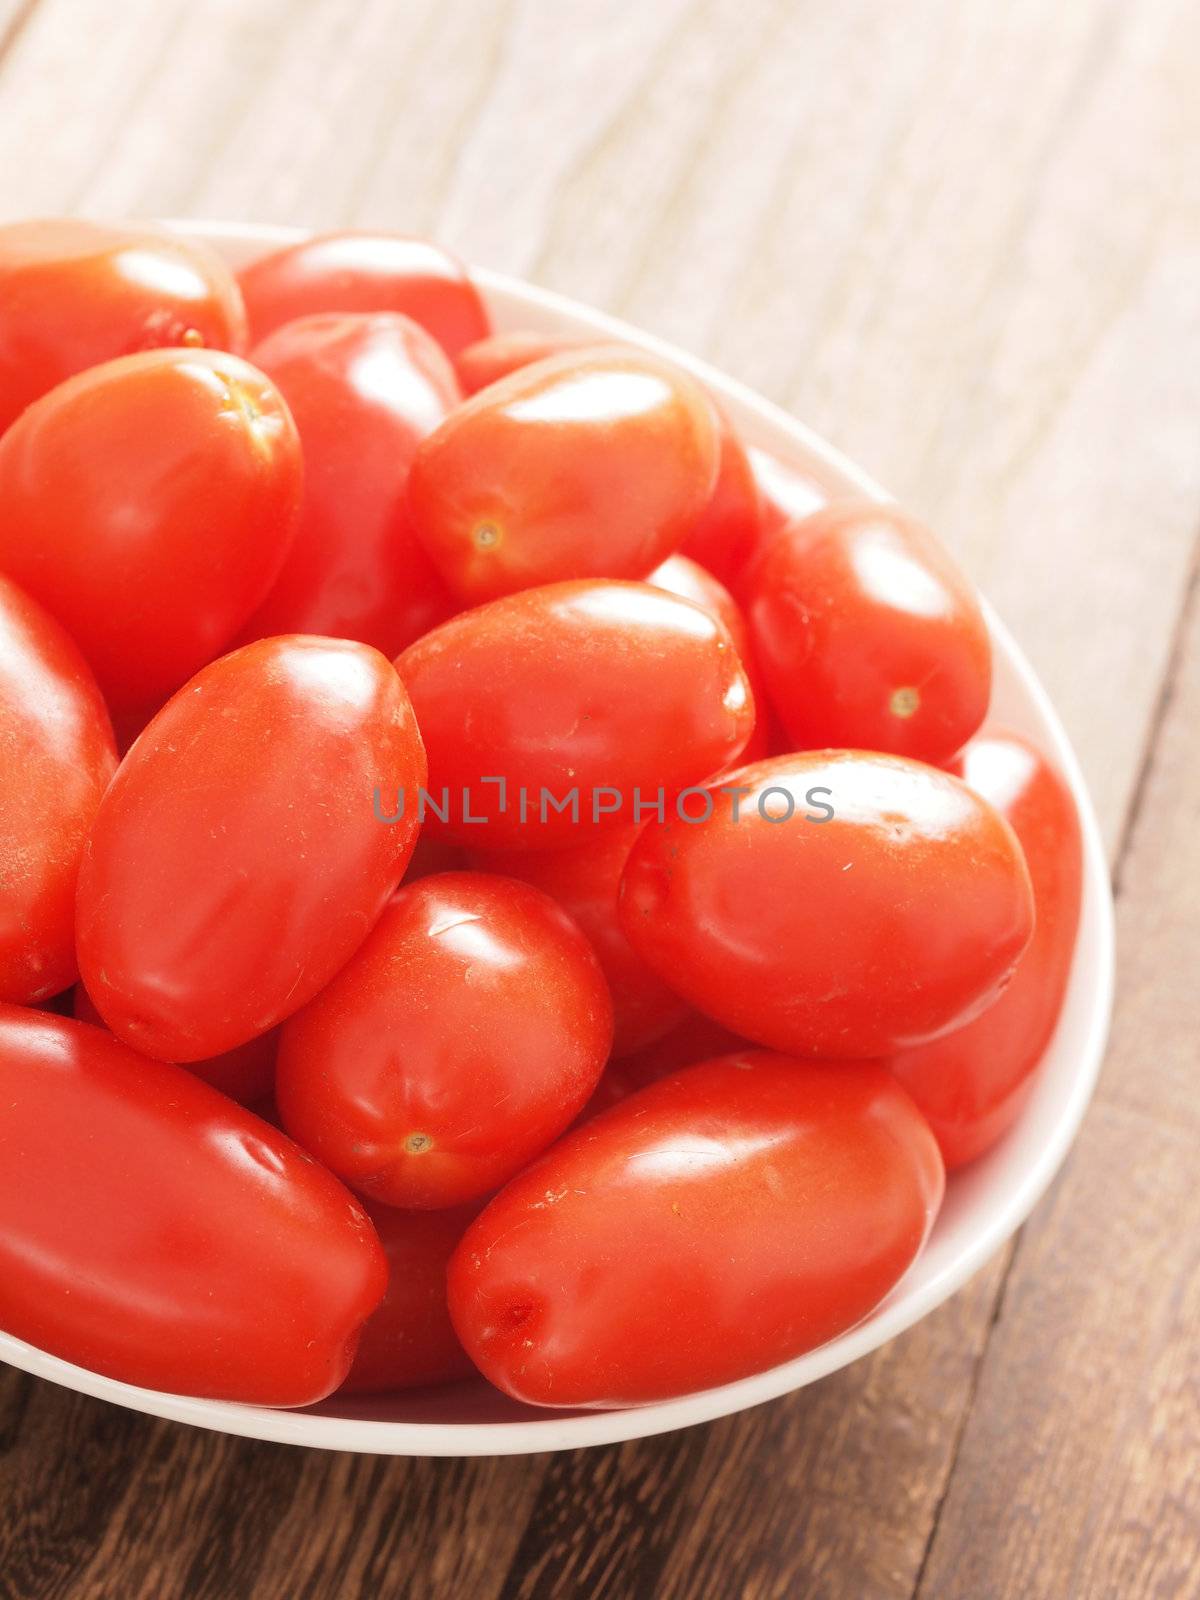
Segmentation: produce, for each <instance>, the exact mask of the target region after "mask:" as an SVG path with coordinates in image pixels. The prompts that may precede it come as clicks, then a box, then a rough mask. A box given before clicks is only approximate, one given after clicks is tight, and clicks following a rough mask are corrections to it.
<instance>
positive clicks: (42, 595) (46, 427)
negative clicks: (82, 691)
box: [0, 350, 301, 710]
mask: <svg viewBox="0 0 1200 1600" xmlns="http://www.w3.org/2000/svg"><path fill="white" fill-rule="evenodd" d="M300 490H301V462H300V443H299V440H298V439H297V437H296V430H295V428H294V426H293V424H292V419H291V417H290V415H289V414H288V409H287V407H286V405H285V404H284V403H283V400H282V398H281V397H280V395H279V393H278V391H277V390H276V389H275V386H274V385H273V384H272V383H271V382H270V380H269V379H267V378H265V377H264V376H263V375H262V373H261V372H258V371H256V370H255V368H254V367H251V366H249V365H248V364H247V363H246V362H244V361H240V360H238V358H237V357H236V356H229V355H219V354H216V353H214V352H211V351H207V350H154V351H149V352H147V353H146V354H145V355H137V356H126V357H124V358H123V359H121V360H120V361H110V362H108V363H107V364H106V365H104V366H102V367H93V368H92V369H91V370H90V371H88V372H84V373H81V374H80V375H79V376H78V377H76V378H71V379H69V380H68V381H67V382H66V383H64V384H60V386H59V387H58V388H57V389H54V390H52V391H51V392H50V393H49V394H48V395H46V396H45V397H44V398H43V399H41V400H39V401H37V402H36V404H34V405H32V406H30V408H29V410H28V411H26V412H25V414H24V415H23V416H22V417H21V419H20V421H19V422H17V423H15V424H14V425H13V426H12V427H11V428H10V429H9V430H8V432H7V433H6V434H5V435H4V437H3V439H0V571H4V572H6V573H8V574H9V576H10V577H12V578H15V579H16V581H17V582H18V583H20V584H21V585H22V586H23V587H24V588H26V589H27V590H28V591H29V593H30V594H32V595H33V596H34V598H35V599H37V600H40V601H41V603H42V604H43V605H44V606H45V607H46V609H47V610H48V611H49V612H51V614H52V615H54V616H56V617H57V618H58V620H59V621H60V622H61V623H62V624H63V626H64V627H65V628H66V629H67V631H68V633H70V634H71V636H72V637H73V638H74V639H75V641H76V643H77V644H78V645H79V647H80V649H81V650H82V651H83V654H84V655H85V657H86V658H87V660H88V662H89V663H90V665H91V667H92V670H93V671H94V672H95V674H96V677H97V679H98V680H99V683H100V687H101V688H102V689H103V690H104V693H105V695H106V696H107V697H108V699H109V701H110V703H112V704H113V705H114V706H116V707H118V708H121V709H123V710H136V709H137V708H140V707H143V706H154V705H157V704H160V703H161V702H162V700H163V699H164V698H165V697H166V696H167V695H168V694H170V693H171V692H172V691H173V690H174V689H177V688H178V687H179V685H180V684H181V683H183V682H185V681H186V679H187V678H188V677H190V676H191V674H192V673H193V672H195V671H197V670H198V669H199V668H200V667H202V666H203V665H204V663H205V662H206V661H208V660H210V659H211V658H212V657H213V656H215V655H217V654H218V653H219V652H220V651H221V650H222V649H223V648H224V647H225V645H226V644H228V642H229V640H230V639H231V638H232V637H233V635H234V634H235V633H236V632H237V630H238V629H239V628H240V627H241V626H242V624H243V623H244V622H245V621H246V619H247V618H248V617H249V615H250V613H251V612H252V611H253V610H254V608H255V606H257V605H258V604H259V603H260V602H261V601H262V599H263V598H264V597H265V595H266V593H267V590H268V589H269V588H270V586H271V584H272V583H273V582H274V581H275V578H276V576H277V574H278V572H279V569H280V566H281V565H282V563H283V560H284V557H285V556H286V555H287V552H288V548H289V546H290V544H291V541H292V538H293V536H294V534H295V530H296V514H297V511H298V509H299V502H300Z"/></svg>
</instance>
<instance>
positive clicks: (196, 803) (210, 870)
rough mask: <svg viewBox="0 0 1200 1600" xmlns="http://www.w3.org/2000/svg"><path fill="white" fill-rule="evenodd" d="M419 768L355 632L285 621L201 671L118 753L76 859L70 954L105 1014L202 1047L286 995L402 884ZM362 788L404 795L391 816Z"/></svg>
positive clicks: (137, 1032) (134, 1035)
mask: <svg viewBox="0 0 1200 1600" xmlns="http://www.w3.org/2000/svg"><path fill="white" fill-rule="evenodd" d="M424 779H425V757H424V751H423V749H422V747H421V740H420V735H419V734H418V732H417V728H416V723H415V722H414V720H413V715H412V707H411V706H410V705H409V702H408V697H407V695H406V694H405V692H404V687H403V685H402V684H401V683H400V681H399V679H398V678H397V676H396V674H395V672H394V671H393V670H392V668H391V666H390V665H389V663H388V662H387V661H386V660H385V659H384V657H383V656H381V655H380V654H379V653H378V651H376V650H372V649H370V648H369V647H368V646H367V645H360V644H354V643H351V642H349V641H344V640H336V639H318V638H312V637H309V636H307V635H304V634H290V635H285V636H283V637H281V638H278V639H263V640H260V641H259V642H258V643H256V644H250V645H246V646H245V647H244V648H243V649H241V650H235V651H234V652H233V653H232V654H230V655H227V656H223V657H222V658H221V659H220V660H219V661H214V662H213V663H212V664H211V665H210V666H208V667H206V668H205V669H204V671H203V672H201V673H198V674H197V675H196V677H195V678H194V679H193V680H192V681H191V683H189V684H188V685H187V686H186V687H185V688H184V689H182V690H180V692H179V693H178V694H177V695H176V696H175V697H174V698H173V699H172V700H171V701H170V702H169V703H168V704H167V705H166V706H165V707H164V708H163V710H162V711H160V712H159V714H158V716H157V717H155V719H154V720H153V722H151V724H150V726H149V727H148V728H147V729H146V730H145V732H144V733H143V734H142V735H141V736H140V737H139V739H138V740H137V742H136V743H135V744H134V746H133V748H132V749H131V750H130V752H129V754H128V755H127V756H126V757H125V760H124V761H123V762H122V763H121V767H120V770H119V771H118V773H117V776H116V778H115V779H114V780H113V782H112V784H111V785H110V787H109V790H108V792H107V794H106V795H105V797H104V801H103V802H102V804H101V807H100V810H99V812H98V813H97V816H96V821H95V824H94V827H93V829H92V836H91V840H90V842H89V844H88V847H87V851H86V853H85V856H84V861H83V865H82V868H81V871H80V877H79V896H78V904H77V944H78V954H79V969H80V974H81V976H82V978H83V982H84V984H85V986H86V988H87V991H88V993H89V995H90V996H91V998H92V1000H93V1001H94V1003H95V1005H96V1007H97V1009H98V1010H99V1012H100V1014H101V1016H103V1018H104V1020H105V1022H106V1023H107V1024H108V1026H109V1027H110V1028H111V1029H112V1031H113V1032H114V1033H115V1034H116V1035H117V1036H118V1038H121V1039H124V1040H125V1042H126V1043H127V1044H130V1045H133V1046H134V1047H135V1048H138V1049H140V1050H141V1051H142V1052H143V1053H144V1054H146V1055H153V1056H156V1057H159V1058H161V1059H163V1060H174V1061H201V1060H204V1059H206V1058H208V1057H211V1056H216V1055H220V1054H221V1053H223V1052H224V1051H226V1050H231V1049H233V1048H234V1047H235V1046H237V1045H240V1044H244V1043H245V1042H246V1041H247V1040H248V1039H252V1038H255V1037H256V1036H257V1035H259V1034H262V1033H266V1032H267V1031H268V1030H269V1029H270V1028H273V1027H275V1025H276V1024H277V1023H279V1022H281V1021H282V1020H283V1018H284V1017H286V1016H289V1015H290V1014H291V1013H292V1012H293V1011H296V1010H298V1009H299V1007H300V1006H302V1005H304V1004H305V1002H306V1001H308V1000H309V999H311V998H312V996H313V995H314V994H316V992H317V991H318V990H319V989H321V988H322V987H323V986H324V985H325V984H326V983H327V982H328V981H329V979H330V978H332V977H333V975H334V973H335V972H337V971H338V969H339V968H340V967H342V966H343V965H344V964H345V962H346V961H347V960H348V959H349V958H350V956H351V955H352V954H353V953H354V951H355V950H356V949H357V947H358V946H359V945H360V944H361V943H362V941H363V939H364V938H365V937H366V935H367V933H368V932H369V931H370V929H371V927H372V926H373V925H374V923H375V921H376V919H377V918H378V916H379V913H380V912H381V911H382V909H383V907H384V904H385V903H386V901H387V899H388V896H389V895H390V894H391V892H392V890H393V889H394V888H395V886H396V884H397V883H398V882H399V880H400V877H401V875H402V874H403V872H404V868H405V866H406V864H407V862H408V858H409V855H410V854H411V853H412V847H413V840H414V837H415V831H416V824H415V820H414V815H413V814H414V812H415V809H416V807H415V791H416V787H417V786H418V785H419V784H421V783H423V782H424ZM376 786H380V787H381V788H382V790H383V792H384V793H385V794H388V795H389V796H394V795H395V794H396V793H397V790H398V789H401V790H403V791H405V793H406V795H407V798H408V801H409V804H408V806H407V807H406V815H405V817H404V819H403V820H401V821H397V822H395V823H392V824H388V823H385V822H381V821H380V820H379V808H378V807H377V805H376V803H375V801H376V797H375V789H376ZM389 803H390V801H389Z"/></svg>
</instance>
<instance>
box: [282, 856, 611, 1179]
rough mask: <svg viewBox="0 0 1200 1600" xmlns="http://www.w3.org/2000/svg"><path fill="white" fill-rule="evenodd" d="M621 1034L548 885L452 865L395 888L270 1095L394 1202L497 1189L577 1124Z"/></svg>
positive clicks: (352, 1172)
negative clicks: (543, 889)
mask: <svg viewBox="0 0 1200 1600" xmlns="http://www.w3.org/2000/svg"><path fill="white" fill-rule="evenodd" d="M611 1043H612V1002H611V1001H610V999H609V996H608V989H607V987H606V985H605V982H604V977H603V974H602V973H601V971H600V965H599V963H598V961H597V960H596V957H595V955H594V953H593V952H592V949H591V947H590V946H589V945H588V942H587V940H586V939H585V938H584V937H583V935H582V934H581V933H580V931H579V929H578V928H577V927H576V926H575V924H574V923H573V922H572V921H571V919H570V918H569V917H568V916H567V915H566V913H565V912H563V911H562V910H561V908H560V907H559V906H557V905H555V903H554V901H553V900H551V899H550V898H549V896H548V895H544V894H542V893H541V892H540V891H539V890H537V889H533V888H531V887H530V886H529V885H528V884H524V883H517V882H515V881H514V880H513V879H511V878H499V877H493V876H491V875H489V874H486V873H479V872H452V873H446V874H445V875H443V876H441V877H434V878H422V879H421V880H420V881H419V882H418V883H415V884H412V885H410V886H406V887H405V888H403V889H401V890H400V892H399V893H398V894H397V895H396V896H395V898H394V899H393V900H392V902H391V904H390V905H389V906H388V908H387V910H386V911H385V912H384V913H383V916H382V917H381V918H380V919H379V922H378V923H377V925H376V927H375V930H374V932H373V933H372V934H371V935H370V936H369V937H368V938H367V940H366V942H365V943H364V944H363V946H362V948H361V949H360V950H359V952H358V954H357V955H356V956H355V957H354V959H353V960H351V961H350V962H349V963H348V964H347V965H346V966H345V967H344V968H343V969H342V971H341V972H340V973H339V974H338V975H337V977H336V978H334V979H333V981H332V982H331V983H330V984H329V986H328V987H327V988H326V989H325V990H324V991H323V993H321V994H320V995H318V996H317V998H316V999H315V1000H314V1001H312V1002H311V1003H310V1004H309V1005H307V1006H306V1007H305V1008H304V1010H303V1011H301V1012H299V1013H298V1014H297V1015H296V1016H294V1017H292V1019H291V1020H290V1021H289V1022H288V1023H287V1024H286V1025H285V1027H284V1029H283V1034H282V1037H281V1039H280V1045H279V1064H278V1069H277V1073H276V1081H275V1093H276V1099H277V1101H278V1105H279V1111H280V1115H281V1116H282V1117H283V1122H284V1126H285V1127H286V1128H287V1130H288V1132H289V1133H290V1134H291V1135H292V1137H293V1138H294V1139H296V1140H298V1141H299V1143H300V1144H302V1145H303V1146H304V1148H305V1149H306V1150H310V1151H311V1152H312V1154H313V1155H314V1156H316V1157H317V1159H318V1160H319V1161H321V1162H323V1163H324V1164H325V1165H326V1166H327V1167H329V1168H330V1169H331V1170H332V1171H333V1172H336V1173H338V1174H339V1176H341V1177H343V1178H345V1179H346V1181H347V1182H348V1183H351V1184H353V1186H354V1187H355V1188H356V1189H359V1190H361V1191H362V1193H364V1194H366V1195H369V1196H370V1197H371V1198H372V1199H374V1200H381V1201H383V1202H384V1204H386V1205H395V1206H408V1207H415V1208H419V1209H421V1210H435V1209H438V1208H441V1207H444V1206H451V1205H458V1204H459V1203H460V1202H462V1201H464V1200H473V1199H475V1198H477V1197H478V1196H481V1195H485V1194H489V1193H490V1192H491V1191H492V1190H493V1189H496V1188H498V1187H499V1185H500V1184H502V1183H503V1182H505V1180H506V1179H508V1178H510V1177H511V1176H512V1175H513V1173H514V1172H517V1171H519V1169H520V1168H521V1167H523V1166H524V1165H525V1164H526V1162H528V1161H529V1160H530V1159H531V1158H532V1157H533V1156H535V1155H537V1154H538V1152H539V1151H541V1150H544V1149H545V1147H546V1146H547V1145H548V1144H549V1143H550V1141H551V1140H552V1139H553V1138H555V1137H556V1135H558V1134H559V1133H561V1132H562V1130H563V1129H564V1128H566V1127H568V1126H569V1124H570V1123H571V1121H572V1119H573V1118H574V1117H575V1116H576V1114H577V1113H578V1112H579V1111H580V1110H581V1109H582V1107H583V1106H584V1105H585V1104H586V1103H587V1099H588V1096H589V1095H590V1094H591V1092H592V1090H593V1089H594V1088H595V1086H596V1083H597V1080H598V1079H599V1077H600V1074H601V1072H602V1071H603V1070H604V1063H605V1061H606V1059H607V1057H608V1051H609V1046H610V1045H611Z"/></svg>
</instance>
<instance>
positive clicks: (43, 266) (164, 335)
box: [0, 217, 246, 433]
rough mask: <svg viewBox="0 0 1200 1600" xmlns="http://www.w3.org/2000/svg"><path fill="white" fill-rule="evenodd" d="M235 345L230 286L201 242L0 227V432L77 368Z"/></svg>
mask: <svg viewBox="0 0 1200 1600" xmlns="http://www.w3.org/2000/svg"><path fill="white" fill-rule="evenodd" d="M245 343H246V314H245V310H244V308H243V305H242V297H241V295H240V293H239V292H238V287H237V284H236V282H235V281H234V278H233V275H232V273H231V272H230V271H229V268H228V267H227V266H226V265H225V263H224V262H223V261H222V260H221V258H220V257H219V256H218V255H217V254H216V252H215V251H211V250H208V249H206V248H205V247H204V246H203V245H197V244H194V243H191V242H190V241H188V240H186V239H181V238H178V237H176V236H174V235H172V234H170V233H167V232H166V231H165V230H161V229H153V228H146V227H110V226H107V225H105V224H102V223H96V222H85V221H83V220H82V219H81V218H78V217H59V218H51V219H48V220H45V221H39V222H17V223H10V224H9V225H8V226H7V227H0V433H3V432H4V430H5V428H7V427H8V426H9V424H10V423H12V422H14V421H15V420H16V418H17V417H18V416H19V415H20V413H21V412H22V411H23V410H24V409H25V407H26V406H27V405H29V404H31V403H32V402H33V401H34V400H37V399H38V398H39V397H40V396H41V395H43V394H45V393H47V391H48V390H50V389H53V388H54V387H55V385H56V384H59V383H62V382H63V380H64V379H66V378H69V377H72V376H73V375H74V374H75V373H76V372H82V371H83V370H84V369H85V368H86V367H94V366H98V365H99V364H100V363H101V362H103V361H111V360H112V359H113V358H114V357H116V356H123V355H132V354H133V353H134V352H136V351H139V350H151V349H155V348H157V347H159V346H161V345H191V346H196V345H208V346H211V347H213V348H215V349H218V350H232V351H235V352H239V351H241V350H242V349H244V348H245Z"/></svg>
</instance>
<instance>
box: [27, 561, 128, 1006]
mask: <svg viewBox="0 0 1200 1600" xmlns="http://www.w3.org/2000/svg"><path fill="white" fill-rule="evenodd" d="M0 752H2V754H3V761H2V763H0V882H2V883H3V891H4V892H3V895H2V896H0V1000H15V1001H18V1002H19V1003H20V1004H22V1005H35V1004H36V1003H37V1002H38V1001H39V1000H45V999H46V998H47V997H48V996H49V995H52V994H57V993H58V992H59V991H60V990H62V989H65V988H66V987H67V986H68V985H69V984H71V983H73V982H74V980H75V880H76V877H77V876H78V872H79V858H80V856H81V854H82V853H83V845H84V840H85V839H86V838H87V835H88V830H89V828H90V827H91V825H92V818H93V817H94V816H95V814H96V808H97V806H98V805H99V804H100V797H101V795H102V794H103V793H104V790H105V788H106V787H107V785H108V780H109V779H110V778H111V777H112V774H113V770H114V768H115V767H116V764H117V754H116V749H115V747H114V745H113V734H112V727H111V725H110V724H109V720H108V712H107V711H106V710H105V708H104V702H103V700H102V699H101V698H100V691H99V690H98V689H97V687H96V684H95V680H94V679H93V677H92V675H91V673H90V672H89V671H88V669H87V667H86V665H85V664H84V661H83V657H82V656H81V655H80V654H79V651H78V650H77V649H76V648H75V646H74V645H73V644H72V642H71V640H70V639H68V637H67V635H66V634H65V633H64V632H63V631H62V629H61V628H60V627H59V625H58V623H57V622H55V621H54V620H53V618H51V617H48V616H47V615H46V613H45V612H44V611H43V610H42V608H41V607H40V606H39V605H36V604H35V603H34V602H33V601H32V600H30V599H29V597H28V596H27V595H25V594H23V593H22V591H21V590H20V589H18V588H17V586H16V584H13V583H10V582H9V581H8V579H7V578H0Z"/></svg>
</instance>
